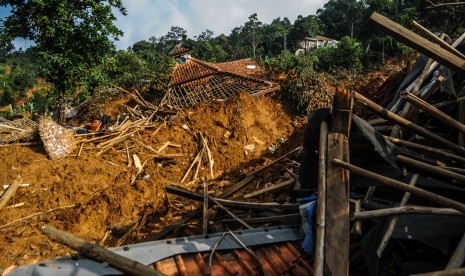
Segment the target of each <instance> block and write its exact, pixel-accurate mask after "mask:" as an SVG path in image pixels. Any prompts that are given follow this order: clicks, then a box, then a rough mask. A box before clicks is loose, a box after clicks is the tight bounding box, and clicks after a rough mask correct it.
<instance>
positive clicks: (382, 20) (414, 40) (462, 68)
mask: <svg viewBox="0 0 465 276" xmlns="http://www.w3.org/2000/svg"><path fill="white" fill-rule="evenodd" d="M370 20H371V23H372V24H374V26H376V27H378V28H379V29H381V30H382V31H383V32H385V33H386V34H388V35H390V36H392V37H394V38H395V39H397V40H399V41H400V42H402V43H405V44H406V45H408V46H410V47H412V48H413V49H415V50H417V51H419V52H421V53H422V54H425V55H426V56H428V57H430V58H432V59H434V60H436V61H437V62H439V63H440V64H442V65H444V66H446V67H448V68H450V69H452V70H454V71H456V72H457V73H459V74H461V75H465V60H464V59H462V58H460V57H457V56H456V55H454V54H452V53H450V52H448V51H446V50H444V49H443V48H441V46H439V45H437V44H434V43H432V42H430V41H428V40H427V39H425V38H423V37H421V36H420V35H418V34H416V33H414V32H412V31H410V30H408V29H406V28H404V27H403V26H401V25H399V24H397V23H395V22H394V21H392V20H390V19H388V18H386V17H384V16H382V15H381V14H379V13H376V12H374V13H373V14H372V15H371V16H370Z"/></svg>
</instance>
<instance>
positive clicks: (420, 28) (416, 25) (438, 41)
mask: <svg viewBox="0 0 465 276" xmlns="http://www.w3.org/2000/svg"><path fill="white" fill-rule="evenodd" d="M411 25H412V27H414V28H415V29H417V30H418V31H419V32H420V33H422V34H423V35H425V36H427V37H428V38H430V39H431V40H433V42H434V43H436V44H438V45H439V46H441V48H443V49H444V50H446V51H449V52H450V53H452V54H454V55H456V56H458V57H460V58H463V59H465V55H464V54H462V53H461V52H459V51H458V50H457V49H455V48H453V47H451V46H450V45H449V44H448V43H447V42H445V41H444V40H442V39H440V38H439V37H438V36H437V35H435V34H433V33H432V32H430V31H429V30H428V29H426V28H425V27H423V26H422V25H420V24H419V23H418V22H416V21H415V20H414V21H412V23H411Z"/></svg>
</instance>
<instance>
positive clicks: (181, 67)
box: [170, 58, 218, 86]
mask: <svg viewBox="0 0 465 276" xmlns="http://www.w3.org/2000/svg"><path fill="white" fill-rule="evenodd" d="M217 72H218V70H217V69H216V68H215V67H213V66H209V65H208V64H206V63H205V62H202V61H200V60H198V59H195V58H193V59H191V60H190V61H188V62H186V63H184V64H179V63H177V64H176V66H175V67H174V69H173V73H172V75H171V81H170V86H175V85H178V84H183V83H186V82H191V81H194V80H198V79H200V78H203V77H208V76H211V75H213V74H216V73H217Z"/></svg>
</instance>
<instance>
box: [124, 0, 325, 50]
mask: <svg viewBox="0 0 465 276" xmlns="http://www.w3.org/2000/svg"><path fill="white" fill-rule="evenodd" d="M327 1H328V0H123V5H124V6H125V7H126V9H127V13H128V14H127V16H121V15H120V14H119V15H118V20H117V22H116V26H117V27H119V28H120V29H121V30H122V31H123V32H124V37H122V38H120V41H117V42H116V47H117V49H126V48H127V47H129V46H131V45H132V44H134V43H135V42H137V41H140V40H148V39H149V38H150V37H152V36H155V37H160V36H163V35H165V34H166V33H167V32H168V31H169V30H170V28H171V26H179V27H182V28H184V29H186V30H187V35H188V36H189V37H193V36H196V35H199V34H200V33H201V32H203V31H205V30H206V29H209V30H211V31H213V33H214V35H215V36H216V35H220V34H222V33H224V34H225V35H229V34H230V33H231V30H232V29H233V28H235V27H238V26H240V25H243V24H244V23H245V22H247V21H248V17H249V16H250V15H251V14H253V13H257V15H258V19H259V20H260V21H261V22H263V23H271V21H272V20H273V19H275V18H277V17H281V18H284V17H287V18H289V20H290V21H291V22H292V23H293V22H294V20H295V19H296V18H297V16H298V15H303V16H307V15H310V14H315V13H316V10H317V9H318V8H322V7H323V5H324V3H326V2H327Z"/></svg>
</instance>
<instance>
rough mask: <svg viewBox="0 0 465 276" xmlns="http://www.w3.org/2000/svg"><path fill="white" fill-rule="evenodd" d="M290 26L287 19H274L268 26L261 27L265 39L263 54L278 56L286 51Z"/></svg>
mask: <svg viewBox="0 0 465 276" xmlns="http://www.w3.org/2000/svg"><path fill="white" fill-rule="evenodd" d="M291 27H292V24H291V22H290V21H289V19H288V18H286V17H285V18H283V19H282V20H281V18H279V17H278V18H276V19H274V20H273V21H272V22H271V23H270V24H269V25H264V26H263V33H264V37H265V53H266V54H268V55H278V54H279V53H281V51H283V50H287V35H288V33H289V31H290V30H291Z"/></svg>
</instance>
